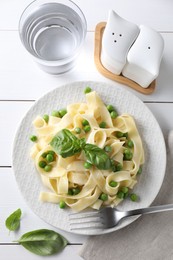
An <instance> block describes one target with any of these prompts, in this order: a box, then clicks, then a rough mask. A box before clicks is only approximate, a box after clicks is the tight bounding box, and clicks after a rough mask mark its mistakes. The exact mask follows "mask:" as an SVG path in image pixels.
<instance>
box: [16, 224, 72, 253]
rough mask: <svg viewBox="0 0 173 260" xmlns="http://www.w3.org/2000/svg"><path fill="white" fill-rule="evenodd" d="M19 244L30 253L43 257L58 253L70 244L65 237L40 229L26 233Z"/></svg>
mask: <svg viewBox="0 0 173 260" xmlns="http://www.w3.org/2000/svg"><path fill="white" fill-rule="evenodd" d="M17 242H19V244H21V245H22V246H23V247H25V248H26V249H27V250H29V251H30V252H32V253H34V254H36V255H41V256H47V255H53V254H55V253H58V252H59V251H61V250H62V249H63V248H64V247H65V246H66V245H67V243H68V241H67V240H66V239H65V238H64V237H63V236H61V235H60V234H58V233H57V232H55V231H53V230H48V229H38V230H34V231H31V232H28V233H25V234H24V235H23V236H22V237H21V238H20V239H19V240H18V241H17Z"/></svg>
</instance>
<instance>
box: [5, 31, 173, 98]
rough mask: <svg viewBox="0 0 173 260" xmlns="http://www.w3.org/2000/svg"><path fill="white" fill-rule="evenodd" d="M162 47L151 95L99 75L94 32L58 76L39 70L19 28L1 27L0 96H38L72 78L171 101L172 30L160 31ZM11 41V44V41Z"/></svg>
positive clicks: (141, 96)
mask: <svg viewBox="0 0 173 260" xmlns="http://www.w3.org/2000/svg"><path fill="white" fill-rule="evenodd" d="M162 35H163V38H164V41H165V49H164V54H163V59H162V62H161V67H160V74H159V76H158V78H157V80H156V89H155V91H154V93H152V94H150V95H144V94H141V93H139V92H137V91H135V90H132V89H131V88H129V87H128V86H125V85H122V84H120V83H117V82H114V81H112V80H109V79H107V78H105V77H104V76H102V75H101V74H100V73H99V72H98V71H97V69H96V66H95V64H94V33H93V32H90V33H88V34H87V37H86V41H85V45H84V48H83V50H82V53H81V55H80V57H79V59H78V63H77V65H76V67H75V68H74V69H73V70H71V71H70V72H68V73H65V74H62V75H61V77H60V76H52V75H49V74H47V73H45V72H43V71H41V70H40V69H39V68H38V67H37V65H36V64H35V62H34V61H33V60H32V58H31V57H30V55H29V54H28V53H27V52H26V50H25V49H24V48H23V46H22V45H21V43H20V40H19V36H18V32H8V31H4V32H2V31H0V39H1V41H0V57H1V63H0V82H1V88H0V100H2V99H5V100H6V99H13V100H15V99H24V100H26V99H31V100H32V99H38V98H39V97H40V96H42V95H43V94H44V93H46V92H48V91H51V90H52V89H54V88H56V87H58V86H60V85H64V84H66V83H70V82H72V81H81V80H94V81H103V82H107V83H111V84H113V85H115V87H116V86H117V85H118V86H122V87H123V88H124V89H127V90H129V91H131V92H133V93H134V94H135V95H137V96H138V97H140V98H141V99H142V100H144V101H154V100H156V101H165V102H167V101H173V87H172V82H173V73H172V69H171V68H172V67H173V59H172V57H173V48H172V46H173V33H164V34H162ZM11 42H13V44H11Z"/></svg>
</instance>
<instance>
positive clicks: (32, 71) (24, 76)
mask: <svg viewBox="0 0 173 260" xmlns="http://www.w3.org/2000/svg"><path fill="white" fill-rule="evenodd" d="M29 2H30V0H22V1H21V0H1V1H0V125H1V127H0V259H1V260H11V259H13V260H21V259H25V260H35V259H41V257H39V256H36V255H34V254H31V253H30V252H28V251H27V250H25V249H24V248H23V247H22V246H20V245H18V244H17V243H14V242H12V241H14V240H16V239H17V238H19V237H20V236H21V235H22V234H23V233H25V232H28V231H31V230H34V229H38V228H48V229H54V230H56V231H57V232H59V233H61V234H62V235H64V236H65V237H66V238H67V239H68V241H69V245H68V246H67V247H66V248H65V250H63V251H62V252H61V253H60V254H58V255H55V256H52V257H47V258H46V259H61V260H64V259H66V260H69V259H76V260H80V259H81V257H80V256H78V251H79V250H80V248H81V247H82V244H83V243H84V242H85V241H86V239H87V237H84V236H80V235H73V234H69V233H67V232H63V231H61V230H57V229H56V228H53V227H52V226H50V225H48V224H46V223H45V222H44V221H42V220H41V219H39V217H37V216H36V215H34V213H33V212H32V211H31V210H30V209H29V207H28V206H27V205H26V203H25V202H24V200H23V198H22V196H21V194H20V192H19V190H18V188H17V185H16V182H15V179H14V176H13V169H12V167H11V164H12V163H11V148H12V143H13V138H14V134H15V130H16V128H17V126H18V124H19V122H20V119H21V118H22V117H23V116H24V115H25V113H26V111H27V110H28V109H29V108H30V107H31V105H32V104H33V103H34V101H35V100H37V99H38V98H39V97H40V96H42V95H43V94H44V93H46V92H48V91H50V90H52V89H54V88H56V87H58V86H60V85H62V84H64V83H68V82H71V81H77V80H97V81H104V82H111V81H110V80H108V79H106V78H104V77H103V76H102V75H101V74H99V72H98V71H97V69H96V67H95V64H94V59H93V54H94V30H95V26H96V24H97V23H98V22H100V21H106V19H107V15H108V10H109V9H114V10H115V11H116V12H117V13H118V14H119V15H120V16H122V17H124V18H126V19H127V20H129V21H132V22H134V23H136V24H138V25H140V24H145V25H148V26H150V27H152V28H154V29H155V30H157V31H159V32H161V34H162V36H163V38H164V41H165V49H164V55H163V60H162V63H161V67H160V74H159V77H158V79H157V86H156V91H155V92H154V93H153V94H151V95H149V96H146V95H143V94H140V93H138V92H136V91H133V90H132V89H130V88H128V87H127V86H124V85H121V87H122V88H124V89H128V90H130V91H131V92H133V93H134V94H135V95H137V96H138V97H139V98H140V99H142V100H143V101H144V102H145V103H146V105H147V106H148V107H149V108H150V109H151V111H152V112H153V114H154V115H155V117H156V118H157V120H158V122H159V124H160V126H161V128H162V131H163V134H164V136H165V137H167V133H168V131H169V130H171V129H173V47H172V46H173V16H172V11H173V1H172V0H167V1H165V0H143V1H139V0H133V1H129V0H121V1H118V0H87V1H86V0H74V2H75V3H76V4H78V5H79V6H80V7H81V9H82V10H83V12H84V14H85V16H86V19H87V22H88V32H87V36H86V41H85V46H84V48H83V52H82V54H81V56H80V58H79V61H78V64H77V66H76V67H75V68H74V69H73V70H72V71H70V72H68V73H66V74H64V75H61V76H51V75H48V74H46V73H44V72H42V71H41V70H40V69H39V68H38V67H37V66H36V65H35V63H34V62H33V60H32V58H31V57H30V56H28V54H27V52H26V51H25V50H24V48H23V46H22V44H21V42H20V40H19V35H18V21H19V17H20V14H21V12H22V10H23V9H24V8H25V6H26V5H27V4H28V3H29ZM17 208H21V209H22V211H23V216H22V221H21V227H20V230H19V231H17V232H11V233H10V235H9V232H8V230H7V229H6V228H5V225H4V222H5V219H6V217H7V216H8V215H9V214H10V213H12V212H13V211H14V210H16V209H17ZM165 243H166V242H165Z"/></svg>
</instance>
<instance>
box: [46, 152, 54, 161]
mask: <svg viewBox="0 0 173 260" xmlns="http://www.w3.org/2000/svg"><path fill="white" fill-rule="evenodd" d="M46 160H47V162H49V163H50V162H53V161H54V156H53V155H52V154H50V153H48V154H47V155H46Z"/></svg>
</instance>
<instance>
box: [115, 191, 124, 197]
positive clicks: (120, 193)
mask: <svg viewBox="0 0 173 260" xmlns="http://www.w3.org/2000/svg"><path fill="white" fill-rule="evenodd" d="M117 197H118V198H119V199H124V192H122V191H118V193H117Z"/></svg>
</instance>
